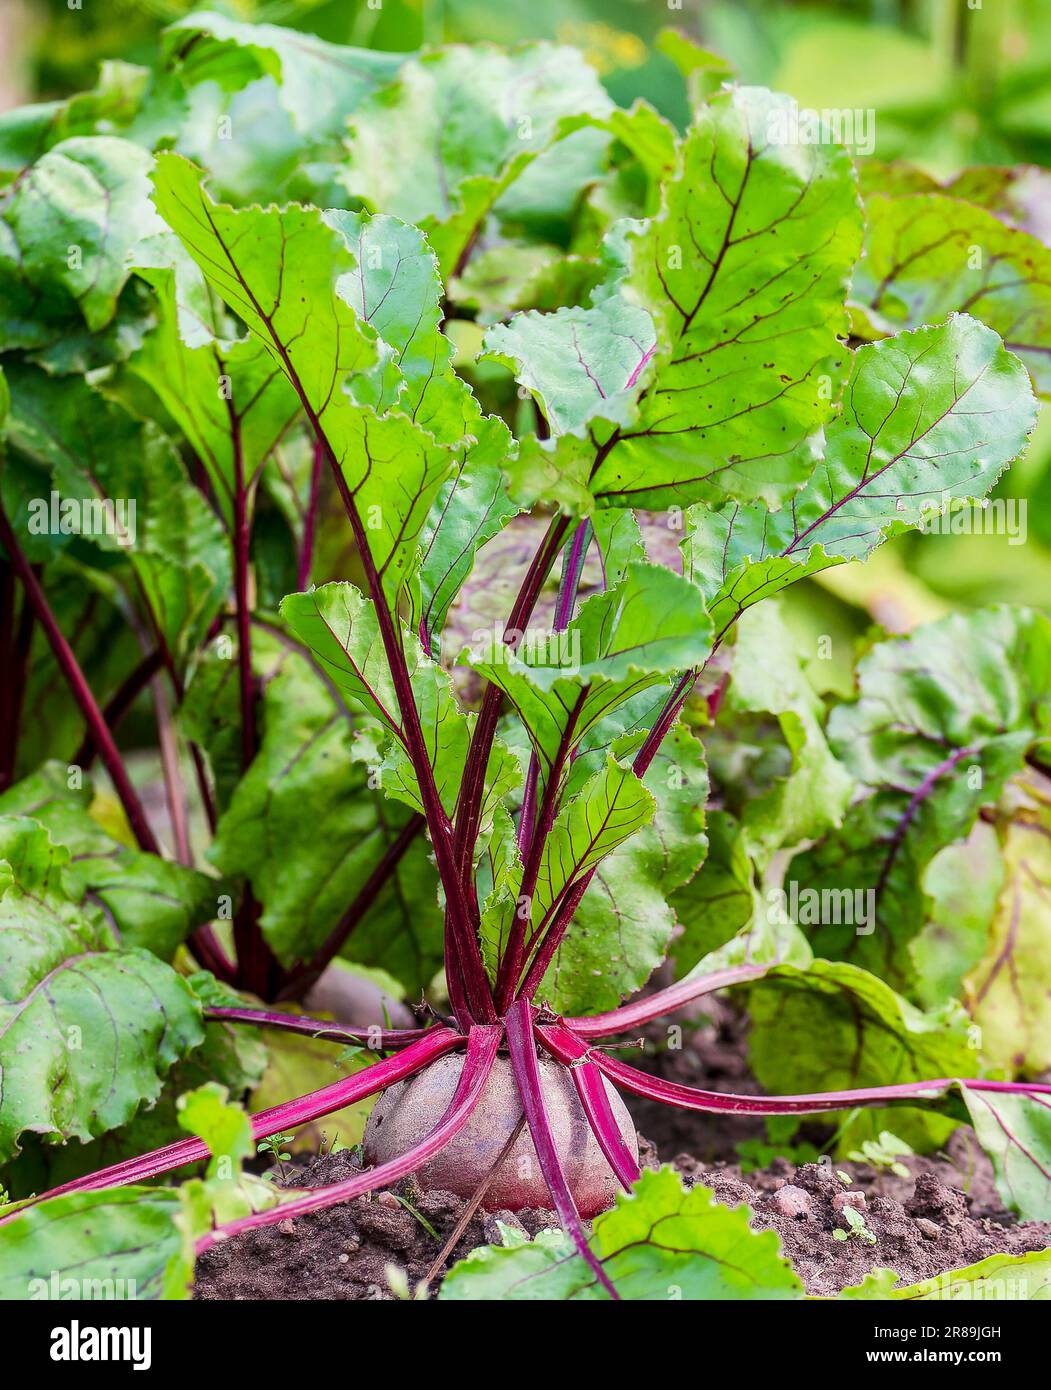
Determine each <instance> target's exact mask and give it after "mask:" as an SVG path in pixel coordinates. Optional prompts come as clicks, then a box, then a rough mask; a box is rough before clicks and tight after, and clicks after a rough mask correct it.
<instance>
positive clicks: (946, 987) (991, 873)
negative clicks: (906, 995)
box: [910, 820, 1004, 1046]
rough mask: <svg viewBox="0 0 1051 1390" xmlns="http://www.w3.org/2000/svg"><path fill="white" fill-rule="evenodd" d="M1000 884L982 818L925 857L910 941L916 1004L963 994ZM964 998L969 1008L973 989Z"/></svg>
mask: <svg viewBox="0 0 1051 1390" xmlns="http://www.w3.org/2000/svg"><path fill="white" fill-rule="evenodd" d="M1003 884H1004V857H1003V853H1002V851H1001V848H1000V844H999V841H998V839H997V833H996V830H995V829H994V828H993V826H992V825H989V824H988V823H987V822H985V821H982V820H977V821H975V823H974V826H973V828H972V829H971V833H970V834H969V835H968V836H967V838H966V839H965V840H958V841H957V842H956V843H955V844H951V845H946V847H945V848H944V849H942V850H939V851H938V853H937V854H936V855H935V856H934V858H933V859H932V860H931V862H930V864H929V865H928V866H927V870H926V872H925V874H924V875H923V892H924V894H925V895H926V897H927V898H928V900H929V904H930V905H929V907H928V909H927V922H926V924H925V926H924V928H923V930H922V931H921V932H920V933H919V935H918V936H916V937H915V939H914V940H913V942H912V945H911V947H910V954H911V956H912V961H913V965H914V966H915V983H914V989H913V994H914V997H915V999H916V1002H917V1003H918V1004H920V1005H922V1006H923V1007H924V1008H937V1006H938V1005H939V1004H944V1003H945V1001H946V1000H947V999H965V1000H966V999H967V995H968V994H970V993H971V991H970V990H969V989H966V988H965V985H964V980H965V979H966V978H967V976H968V974H969V973H972V972H974V970H975V967H976V966H977V965H978V964H979V962H980V961H981V960H982V958H983V957H984V956H985V954H986V948H987V945H988V942H989V937H990V929H991V926H992V921H993V914H994V912H995V911H996V905H997V899H998V897H999V895H1000V891H1001V889H1002V888H1003ZM972 977H973V976H972ZM967 1002H969V1005H970V1007H971V1008H972V1009H973V1007H974V1003H973V995H972V998H971V999H970V1000H969V1001H967ZM994 1031H995V1030H994ZM994 1046H995V1045H994Z"/></svg>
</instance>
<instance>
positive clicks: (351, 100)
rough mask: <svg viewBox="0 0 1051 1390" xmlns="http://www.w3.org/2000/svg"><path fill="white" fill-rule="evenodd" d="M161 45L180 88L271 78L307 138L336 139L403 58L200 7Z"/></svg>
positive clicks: (228, 87)
mask: <svg viewBox="0 0 1051 1390" xmlns="http://www.w3.org/2000/svg"><path fill="white" fill-rule="evenodd" d="M162 51H163V54H164V56H165V58H166V59H167V61H168V62H169V63H172V64H175V65H177V68H178V72H179V76H180V77H181V79H182V81H183V82H184V83H185V84H186V86H188V87H194V86H197V85H199V84H205V83H213V82H214V83H216V84H217V85H218V86H219V87H220V88H222V89H223V90H224V91H227V92H238V91H240V90H242V89H243V88H244V87H246V86H247V85H248V84H250V83H251V82H253V81H255V80H258V79H259V78H262V77H269V78H272V79H273V81H274V82H275V84H276V87H277V91H278V99H279V101H280V103H281V105H282V107H283V108H284V109H285V111H287V113H288V115H289V117H290V118H291V121H292V123H293V125H294V126H295V128H296V129H297V130H298V131H299V132H300V133H301V134H302V135H303V136H304V137H305V138H306V139H308V140H310V141H324V140H336V139H338V137H339V136H341V135H342V133H343V131H344V129H345V126H346V119H347V117H348V116H349V115H350V113H351V112H352V111H353V110H354V109H355V107H356V106H357V105H358V104H359V103H360V102H361V101H362V99H363V98H365V97H366V96H368V94H369V93H370V92H372V91H374V90H375V89H376V88H377V87H378V86H380V84H381V83H384V82H387V81H389V79H390V78H391V77H392V76H393V74H394V73H395V72H396V71H397V70H398V68H399V67H400V66H401V64H402V62H403V61H404V55H403V54H401V53H384V52H379V51H375V50H372V49H363V48H347V47H345V46H343V45H342V44H334V43H326V42H325V40H324V39H320V38H318V37H317V36H316V35H314V34H308V33H300V32H297V31H296V30H295V29H282V28H279V27H278V26H277V25H274V24H246V23H242V22H239V21H238V20H235V19H231V18H229V17H228V16H226V15H223V14H212V13H208V12H205V13H199V14H190V15H185V16H184V17H183V18H181V19H178V20H176V22H175V23H174V24H171V25H169V27H168V28H167V29H166V30H165V33H164V41H163V49H162Z"/></svg>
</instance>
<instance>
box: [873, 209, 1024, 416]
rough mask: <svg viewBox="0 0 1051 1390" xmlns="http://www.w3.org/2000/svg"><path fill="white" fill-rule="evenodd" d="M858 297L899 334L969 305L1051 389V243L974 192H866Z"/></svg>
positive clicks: (877, 318)
mask: <svg viewBox="0 0 1051 1390" xmlns="http://www.w3.org/2000/svg"><path fill="white" fill-rule="evenodd" d="M865 211H866V213H867V216H868V232H867V234H866V238H865V255H864V258H863V259H862V261H861V262H860V264H859V266H858V273H857V275H856V277H855V280H854V286H853V296H854V298H855V299H857V301H858V302H859V303H860V304H862V305H864V307H865V309H866V311H867V313H868V314H869V316H870V319H872V320H873V321H874V322H875V324H876V326H877V328H881V327H882V328H886V329H887V330H889V331H890V332H894V331H895V330H896V329H898V328H916V327H918V326H919V325H920V324H925V323H940V322H941V320H942V319H944V318H945V317H946V315H947V314H950V313H957V312H966V313H968V314H973V315H974V317H975V318H977V319H981V321H982V322H983V323H987V324H988V325H989V327H990V328H993V329H995V330H996V332H997V333H999V335H1000V336H1001V338H1003V340H1004V343H1005V345H1006V346H1007V347H1008V348H1009V349H1010V350H1011V352H1013V353H1015V354H1016V355H1017V356H1018V357H1020V358H1021V360H1022V361H1023V362H1024V363H1025V365H1026V367H1027V368H1028V370H1029V371H1030V373H1031V374H1032V377H1033V381H1034V383H1035V384H1036V387H1037V390H1038V391H1039V392H1040V394H1041V395H1043V396H1047V395H1048V394H1049V393H1051V251H1049V250H1048V248H1047V247H1046V246H1045V245H1044V244H1043V243H1042V242H1041V241H1039V240H1038V239H1037V238H1036V237H1035V236H1030V235H1029V233H1028V232H1024V231H1020V230H1019V229H1018V228H1017V227H1011V226H1009V225H1008V224H1007V223H1006V222H1004V221H1003V219H1002V218H1000V217H997V216H995V215H994V214H993V213H992V212H989V211H986V210H985V208H980V207H976V206H975V205H974V203H973V202H970V201H966V200H965V199H964V197H962V196H961V197H950V196H948V195H947V194H945V193H941V192H937V193H916V194H910V195H906V196H902V197H887V196H883V195H881V194H876V195H874V196H871V197H869V198H867V199H866V202H865Z"/></svg>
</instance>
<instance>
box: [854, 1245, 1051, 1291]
mask: <svg viewBox="0 0 1051 1390" xmlns="http://www.w3.org/2000/svg"><path fill="white" fill-rule="evenodd" d="M897 1279H898V1276H897V1275H896V1274H895V1273H894V1271H893V1270H892V1269H876V1270H873V1271H872V1273H871V1274H868V1275H866V1276H865V1280H864V1282H863V1283H861V1284H853V1285H851V1286H850V1287H849V1288H846V1289H841V1290H840V1292H839V1294H838V1295H837V1297H838V1298H849V1299H882V1298H890V1299H900V1300H902V1301H904V1302H908V1303H916V1302H918V1303H932V1302H939V1301H942V1300H953V1299H955V1300H960V1301H963V1302H967V1303H970V1302H973V1301H975V1300H976V1299H977V1300H981V1302H982V1303H989V1302H1000V1301H1002V1300H1004V1299H1009V1300H1010V1301H1011V1302H1019V1301H1029V1300H1035V1301H1044V1300H1048V1299H1051V1251H1047V1250H1033V1251H1031V1252H1030V1253H1029V1254H1028V1255H990V1256H989V1257H988V1259H985V1260H979V1261H978V1263H977V1264H973V1265H967V1266H966V1268H964V1269H952V1270H949V1271H947V1272H946V1273H945V1274H936V1275H935V1276H934V1278H933V1279H924V1280H921V1282H920V1283H918V1284H909V1285H908V1286H907V1287H904V1288H903V1287H900V1286H898V1287H895V1286H896V1284H897Z"/></svg>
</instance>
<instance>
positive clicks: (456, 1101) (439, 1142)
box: [197, 1024, 503, 1254]
mask: <svg viewBox="0 0 1051 1390" xmlns="http://www.w3.org/2000/svg"><path fill="white" fill-rule="evenodd" d="M502 1034H503V1029H502V1028H501V1027H500V1026H499V1025H498V1024H488V1025H486V1024H482V1025H479V1026H476V1027H474V1028H472V1029H471V1032H470V1036H469V1037H468V1040H467V1056H466V1058H465V1059H464V1064H463V1071H462V1072H461V1073H460V1080H459V1083H458V1084H457V1087H456V1092H455V1094H454V1096H453V1098H452V1100H451V1101H450V1102H449V1108H448V1110H446V1112H445V1115H444V1116H443V1118H442V1119H441V1120H440V1121H439V1122H438V1124H436V1125H435V1127H434V1128H433V1129H432V1130H431V1132H430V1134H428V1136H427V1138H426V1139H424V1140H422V1141H421V1142H420V1143H419V1144H416V1145H414V1146H413V1148H411V1149H407V1150H406V1151H405V1153H403V1154H401V1155H399V1157H398V1158H392V1159H391V1160H390V1162H388V1163H381V1164H380V1166H379V1167H378V1168H373V1169H372V1170H371V1171H370V1172H367V1173H359V1174H358V1175H356V1176H355V1177H353V1178H347V1179H345V1180H344V1181H343V1182H337V1183H330V1184H329V1185H328V1186H327V1187H315V1188H312V1189H311V1190H310V1191H308V1192H304V1193H303V1195H302V1196H301V1197H293V1198H292V1199H291V1201H287V1202H280V1203H279V1204H278V1205H277V1206H276V1207H271V1208H269V1209H268V1210H267V1211H259V1212H255V1213H253V1214H252V1215H251V1216H243V1217H241V1218H240V1219H239V1220H237V1221H230V1222H227V1223H226V1224H225V1225H223V1226H219V1227H217V1228H216V1229H215V1230H213V1231H209V1232H208V1233H207V1234H206V1235H203V1236H202V1237H201V1238H200V1240H198V1242H197V1253H198V1254H201V1252H202V1251H204V1250H208V1249H210V1248H211V1247H212V1246H213V1245H217V1244H218V1243H219V1242H220V1241H224V1240H229V1239H230V1238H231V1237H232V1236H237V1235H241V1234H242V1233H243V1232H244V1231H254V1230H257V1229H258V1228H259V1227H260V1226H272V1225H274V1224H275V1223H276V1222H278V1221H288V1220H290V1219H291V1218H293V1217H296V1216H306V1215H307V1214H308V1213H310V1212H313V1211H323V1210H324V1209H325V1208H326V1207H333V1206H336V1205H337V1204H338V1203H339V1202H349V1201H350V1200H351V1199H352V1198H354V1197H362V1196H364V1194H365V1193H366V1192H375V1191H376V1189H377V1188H380V1187H389V1186H390V1184H391V1183H394V1182H398V1181H399V1179H401V1178H404V1177H407V1176H408V1175H409V1173H412V1172H415V1170H416V1169H417V1168H419V1167H421V1166H422V1165H423V1164H424V1163H426V1162H427V1160H428V1159H429V1158H432V1157H433V1156H434V1154H436V1153H437V1152H438V1151H439V1149H443V1148H444V1147H445V1145H446V1144H448V1143H449V1141H450V1140H452V1139H455V1137H456V1135H457V1134H459V1132H460V1130H461V1129H463V1127H464V1125H465V1124H466V1123H467V1121H468V1120H469V1119H470V1118H471V1114H472V1112H473V1111H474V1108H475V1106H476V1105H477V1104H478V1101H479V1100H480V1099H481V1095H482V1091H483V1090H484V1089H485V1084H486V1082H487V1081H488V1080H489V1075H490V1073H491V1072H492V1070H493V1063H494V1061H495V1060H496V1052H497V1048H498V1047H499V1046H500V1039H501V1036H502Z"/></svg>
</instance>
